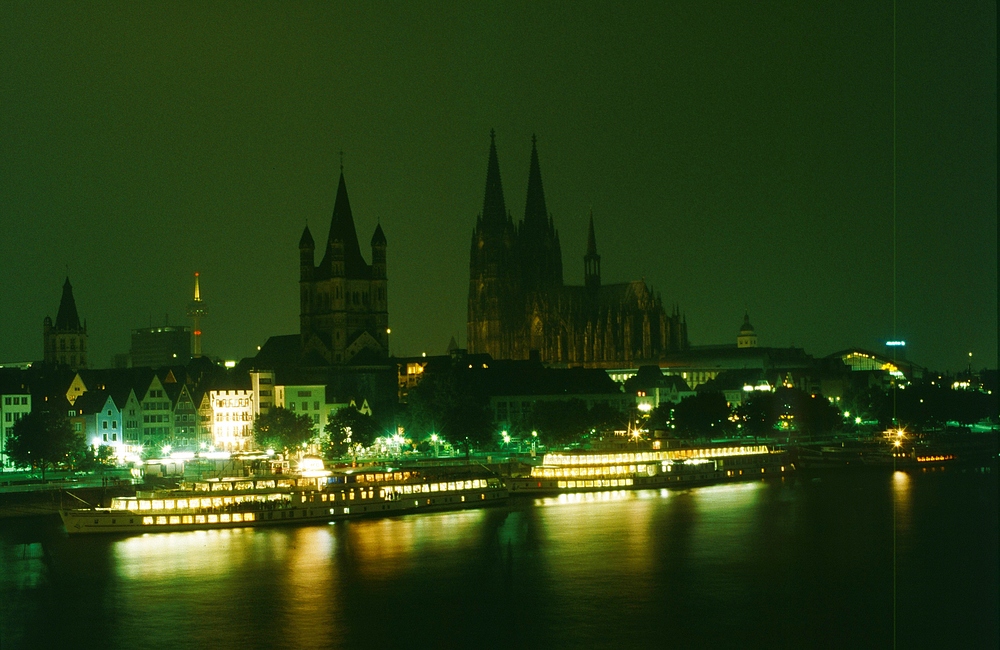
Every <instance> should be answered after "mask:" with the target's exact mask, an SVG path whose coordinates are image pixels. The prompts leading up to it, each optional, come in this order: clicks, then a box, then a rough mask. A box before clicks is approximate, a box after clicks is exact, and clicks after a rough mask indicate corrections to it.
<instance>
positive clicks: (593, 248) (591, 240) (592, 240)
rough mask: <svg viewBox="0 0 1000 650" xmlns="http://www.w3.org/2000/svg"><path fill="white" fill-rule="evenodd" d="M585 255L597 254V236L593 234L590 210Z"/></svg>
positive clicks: (592, 218) (592, 216) (592, 219)
mask: <svg viewBox="0 0 1000 650" xmlns="http://www.w3.org/2000/svg"><path fill="white" fill-rule="evenodd" d="M587 255H588V256H590V255H597V237H595V236H594V211H593V210H591V211H590V225H589V226H587Z"/></svg>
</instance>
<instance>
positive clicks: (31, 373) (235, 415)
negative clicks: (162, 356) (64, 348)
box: [0, 359, 371, 469]
mask: <svg viewBox="0 0 1000 650" xmlns="http://www.w3.org/2000/svg"><path fill="white" fill-rule="evenodd" d="M327 394H328V390H327V387H326V385H324V384H321V383H304V382H289V383H281V384H276V382H275V373H274V372H272V371H251V372H250V373H249V374H247V372H246V370H243V371H242V372H240V371H227V370H226V369H224V368H221V367H219V366H216V365H215V364H211V363H210V362H207V360H204V359H199V360H197V361H195V362H192V363H191V364H189V365H188V366H186V367H184V366H176V367H169V368H161V369H152V368H117V369H110V370H79V371H70V370H68V369H67V368H65V367H62V366H44V365H42V364H36V365H35V366H32V367H31V368H27V369H0V409H2V410H0V467H3V468H5V469H10V468H11V466H12V464H11V462H10V459H9V457H8V456H7V455H6V453H5V452H6V444H7V440H8V438H9V436H10V431H11V429H12V428H13V426H14V424H15V423H16V422H17V421H18V420H20V419H21V418H23V417H24V416H25V415H26V414H28V413H30V412H31V410H32V408H33V407H38V408H42V409H46V410H53V409H54V410H57V411H63V412H65V413H66V414H67V416H68V418H69V420H70V423H71V426H72V427H73V429H74V431H76V432H78V433H80V434H82V435H83V436H84V437H85V439H86V441H87V444H88V445H92V446H95V447H100V446H104V445H106V446H108V447H111V448H112V450H113V454H114V455H115V456H116V457H118V458H119V459H123V460H124V459H127V458H134V457H141V456H149V455H161V454H164V453H171V452H179V451H201V450H208V449H214V450H218V451H231V452H238V451H248V450H252V449H253V448H254V445H253V421H254V419H255V418H256V417H257V416H258V415H260V414H261V413H267V412H268V411H269V410H270V409H272V408H274V407H283V408H287V409H288V410H291V411H294V412H296V413H299V414H304V415H307V416H308V417H309V418H310V419H311V420H312V422H313V426H314V429H315V431H316V432H317V433H321V432H322V431H323V430H324V429H325V427H326V425H327V422H328V421H329V419H330V418H331V417H332V416H333V414H334V413H336V412H337V410H339V409H340V408H344V407H346V406H351V407H354V408H357V409H358V410H359V411H361V412H363V413H366V414H368V415H371V408H370V407H369V406H368V402H367V401H366V400H361V401H360V402H361V403H360V404H358V403H357V402H356V401H355V400H345V401H343V403H341V401H338V400H336V399H328V398H327Z"/></svg>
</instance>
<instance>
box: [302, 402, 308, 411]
mask: <svg viewBox="0 0 1000 650" xmlns="http://www.w3.org/2000/svg"><path fill="white" fill-rule="evenodd" d="M302 410H303V411H308V410H309V402H302Z"/></svg>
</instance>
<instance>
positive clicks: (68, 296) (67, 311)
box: [56, 277, 81, 330]
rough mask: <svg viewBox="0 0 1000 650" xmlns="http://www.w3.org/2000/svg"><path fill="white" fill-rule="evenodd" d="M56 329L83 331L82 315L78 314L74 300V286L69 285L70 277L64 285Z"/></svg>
mask: <svg viewBox="0 0 1000 650" xmlns="http://www.w3.org/2000/svg"><path fill="white" fill-rule="evenodd" d="M56 329H59V330H79V329H81V327H80V315H79V314H78V313H77V312H76V300H74V299H73V285H71V284H70V283H69V277H67V278H66V282H65V283H63V292H62V300H60V301H59V313H58V314H57V315H56Z"/></svg>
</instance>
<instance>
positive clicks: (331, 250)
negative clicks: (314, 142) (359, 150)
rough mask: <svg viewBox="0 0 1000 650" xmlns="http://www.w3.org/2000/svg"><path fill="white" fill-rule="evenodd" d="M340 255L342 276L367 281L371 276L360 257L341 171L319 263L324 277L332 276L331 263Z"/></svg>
mask: <svg viewBox="0 0 1000 650" xmlns="http://www.w3.org/2000/svg"><path fill="white" fill-rule="evenodd" d="M341 251H343V253H341ZM341 254H342V255H343V265H344V266H343V274H344V275H345V276H346V277H348V278H357V279H367V278H368V277H370V276H371V269H370V267H369V266H368V263H367V262H365V259H364V257H362V256H361V246H360V245H359V244H358V232H357V230H356V229H355V228H354V215H353V214H352V213H351V201H350V199H348V197H347V184H346V183H345V182H344V172H343V170H341V172H340V181H339V183H338V184H337V198H336V199H335V200H334V202H333V217H332V218H331V220H330V235H329V237H327V245H326V251H325V253H324V256H323V261H322V262H320V265H319V272H320V273H321V274H322V275H323V276H326V277H329V276H331V275H333V274H334V273H333V268H332V266H333V263H334V261H339V260H335V258H337V257H340V255H341ZM338 275H339V274H338Z"/></svg>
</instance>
